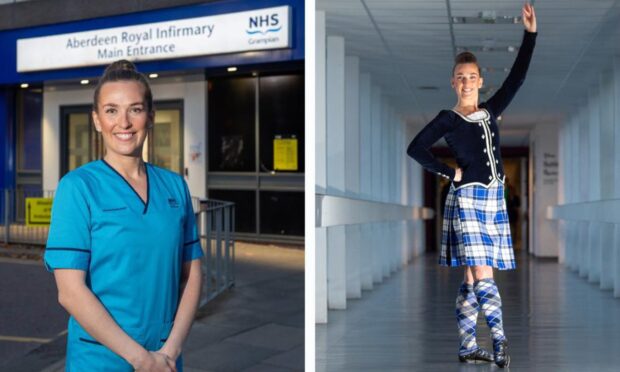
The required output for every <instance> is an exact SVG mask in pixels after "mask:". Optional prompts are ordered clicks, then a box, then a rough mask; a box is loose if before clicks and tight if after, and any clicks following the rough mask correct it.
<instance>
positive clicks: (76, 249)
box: [45, 247, 90, 253]
mask: <svg viewBox="0 0 620 372" xmlns="http://www.w3.org/2000/svg"><path fill="white" fill-rule="evenodd" d="M45 250H46V251H76V252H86V253H90V251H89V250H88V249H80V248H58V247H47V248H45Z"/></svg>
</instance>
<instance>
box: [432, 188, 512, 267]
mask: <svg viewBox="0 0 620 372" xmlns="http://www.w3.org/2000/svg"><path fill="white" fill-rule="evenodd" d="M439 264H440V265H444V266H478V265H488V266H493V267H495V268H497V269H500V270H508V269H514V268H515V266H516V263H515V258H514V251H513V248H512V238H511V236H510V224H509V222H508V213H507V212H506V201H505V200H504V185H503V184H501V183H500V182H494V183H493V184H491V185H490V186H489V188H486V187H484V186H481V185H470V186H465V187H462V188H459V189H456V188H455V187H454V185H451V186H450V191H449V192H448V196H447V197H446V206H445V208H444V217H443V232H442V239H441V253H440V256H439Z"/></svg>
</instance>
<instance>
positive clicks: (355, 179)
mask: <svg viewBox="0 0 620 372" xmlns="http://www.w3.org/2000/svg"><path fill="white" fill-rule="evenodd" d="M359 78H360V71H359V58H358V57H351V56H349V57H346V59H345V190H346V194H347V195H348V196H351V197H359V194H360V186H361V185H360V129H361V127H360V120H359V119H360V118H359V116H360V115H359V114H360V113H359V110H360V108H359V103H360V96H359V94H360V89H359ZM345 231H346V242H347V245H346V261H347V262H346V269H347V272H346V280H347V298H361V297H362V281H361V262H360V261H361V255H362V249H361V247H360V244H361V241H362V239H361V234H362V231H361V229H360V226H359V225H351V226H347V227H346V229H345Z"/></svg>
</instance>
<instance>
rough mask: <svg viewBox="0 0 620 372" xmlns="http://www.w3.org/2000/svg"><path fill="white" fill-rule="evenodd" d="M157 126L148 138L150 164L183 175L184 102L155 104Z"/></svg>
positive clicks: (154, 126)
mask: <svg viewBox="0 0 620 372" xmlns="http://www.w3.org/2000/svg"><path fill="white" fill-rule="evenodd" d="M154 124H155V125H153V129H152V130H151V131H150V133H149V136H148V139H147V141H148V144H147V148H148V154H147V155H146V156H145V158H147V159H148V161H149V162H151V163H153V164H155V165H157V166H159V167H162V168H166V169H169V170H171V171H173V172H176V173H179V174H182V173H183V101H165V102H161V101H160V102H156V103H155V123H154Z"/></svg>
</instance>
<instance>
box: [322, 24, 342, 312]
mask: <svg viewBox="0 0 620 372" xmlns="http://www.w3.org/2000/svg"><path fill="white" fill-rule="evenodd" d="M326 45H327V65H326V76H327V85H326V88H327V92H326V98H327V104H326V109H327V131H326V133H327V136H326V143H327V147H326V151H327V158H326V160H327V193H328V194H330V195H344V193H345V177H344V174H345V110H344V109H345V49H344V38H342V37H339V36H328V37H327V44H326ZM346 272H347V271H346V237H345V227H344V226H334V227H330V228H328V232H327V304H328V307H329V308H330V309H346V307H347V293H346Z"/></svg>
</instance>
